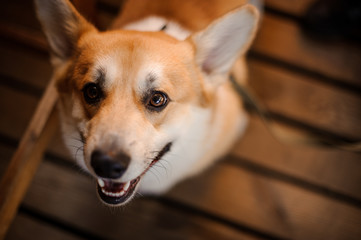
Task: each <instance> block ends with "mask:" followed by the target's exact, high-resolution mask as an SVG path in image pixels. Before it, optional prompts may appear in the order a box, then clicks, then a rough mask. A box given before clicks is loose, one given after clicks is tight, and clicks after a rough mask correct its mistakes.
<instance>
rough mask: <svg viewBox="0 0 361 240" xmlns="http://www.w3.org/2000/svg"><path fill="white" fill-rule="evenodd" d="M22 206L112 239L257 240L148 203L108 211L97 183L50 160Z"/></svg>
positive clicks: (212, 222)
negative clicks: (96, 190)
mask: <svg viewBox="0 0 361 240" xmlns="http://www.w3.org/2000/svg"><path fill="white" fill-rule="evenodd" d="M24 204H26V205H27V206H30V207H31V208H33V209H36V210H38V211H40V212H46V213H47V214H48V215H50V216H52V217H54V218H56V219H58V220H60V221H63V222H65V223H67V224H71V225H72V226H74V227H75V228H78V229H81V230H83V231H87V232H88V233H89V234H94V235H96V236H101V237H103V238H108V239H257V238H255V237H252V236H248V235H246V234H244V233H242V232H240V231H237V230H234V229H232V228H228V227H227V226H224V225H221V224H219V223H217V222H215V221H212V220H208V219H206V218H202V217H199V216H197V215H189V214H188V213H186V212H184V211H182V210H181V209H180V210H176V209H174V208H168V207H165V206H163V205H162V204H160V203H158V202H156V201H154V200H147V199H145V198H140V199H135V200H134V201H133V202H132V203H131V204H128V205H127V206H126V207H124V208H120V209H111V208H107V207H105V206H103V205H101V204H100V202H99V199H97V197H96V193H95V182H94V181H93V180H91V179H90V178H88V177H85V176H84V175H81V174H80V173H79V172H77V171H69V170H68V169H64V168H62V167H60V166H56V165H53V164H51V163H49V162H47V161H45V162H43V163H42V164H41V166H40V169H39V171H38V173H37V175H36V177H35V178H34V181H33V184H32V186H31V187H30V188H29V191H28V194H27V195H26V197H25V200H24ZM139 229H141V231H140V230H139Z"/></svg>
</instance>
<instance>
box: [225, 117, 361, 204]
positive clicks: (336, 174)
mask: <svg viewBox="0 0 361 240" xmlns="http://www.w3.org/2000/svg"><path fill="white" fill-rule="evenodd" d="M291 130H292V129H291ZM232 154H234V155H235V156H237V157H239V158H243V159H247V160H249V161H251V162H253V163H257V164H259V165H261V166H265V167H268V168H270V169H274V170H276V171H279V172H283V173H286V174H288V175H290V176H294V177H297V178H300V179H304V180H306V181H309V182H311V183H315V184H317V185H321V186H326V187H327V188H330V189H332V190H336V191H338V192H341V193H344V194H348V195H350V196H353V197H356V198H358V199H361V189H360V182H361V172H360V169H361V161H360V154H357V153H351V152H345V151H340V150H336V149H322V148H315V147H305V146H296V145H287V144H282V143H280V142H278V141H277V140H276V139H275V138H274V137H273V136H272V135H271V134H270V132H269V130H268V129H267V128H266V127H265V125H264V123H263V122H261V120H259V119H258V118H257V117H252V119H251V121H250V125H249V127H248V129H247V131H246V133H245V136H244V137H243V138H241V139H240V141H239V143H238V144H236V145H235V147H234V150H233V151H232Z"/></svg>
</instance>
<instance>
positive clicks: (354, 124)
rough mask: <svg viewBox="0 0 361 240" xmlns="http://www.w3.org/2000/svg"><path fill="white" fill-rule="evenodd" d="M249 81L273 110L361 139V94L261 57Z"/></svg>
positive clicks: (252, 63) (251, 72)
mask: <svg viewBox="0 0 361 240" xmlns="http://www.w3.org/2000/svg"><path fill="white" fill-rule="evenodd" d="M249 65H250V71H249V72H250V80H249V82H250V85H251V88H252V89H254V91H255V93H256V95H257V96H259V97H260V100H261V101H262V102H263V103H265V106H266V107H267V109H269V110H270V111H273V112H276V113H278V114H281V115H284V116H287V117H290V118H293V119H297V120H298V121H301V122H303V123H306V124H309V125H312V126H313V127H316V128H320V129H324V130H327V131H329V132H332V133H335V134H337V135H339V136H344V137H347V138H350V139H361V108H360V106H361V95H357V94H353V93H350V92H346V91H342V90H341V89H340V90H339V89H335V88H334V87H331V86H329V85H326V84H322V83H320V82H317V79H315V78H311V77H307V76H303V75H300V74H295V73H293V72H292V71H287V70H286V69H282V68H278V67H275V66H272V65H270V64H266V63H261V62H259V61H254V60H253V61H250V64H249Z"/></svg>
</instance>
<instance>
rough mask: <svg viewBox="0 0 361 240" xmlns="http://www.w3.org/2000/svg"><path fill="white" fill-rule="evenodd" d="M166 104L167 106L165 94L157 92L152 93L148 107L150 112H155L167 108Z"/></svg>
mask: <svg viewBox="0 0 361 240" xmlns="http://www.w3.org/2000/svg"><path fill="white" fill-rule="evenodd" d="M167 104H168V96H167V94H165V93H164V92H159V91H156V92H154V93H153V94H152V95H151V97H150V99H149V101H148V107H149V108H150V109H151V110H156V111H160V110H162V109H163V108H165V107H166V106H167Z"/></svg>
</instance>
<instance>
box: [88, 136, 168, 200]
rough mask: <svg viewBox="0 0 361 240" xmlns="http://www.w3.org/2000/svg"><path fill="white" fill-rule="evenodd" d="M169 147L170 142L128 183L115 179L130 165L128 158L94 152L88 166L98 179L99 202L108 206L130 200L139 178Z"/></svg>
mask: <svg viewBox="0 0 361 240" xmlns="http://www.w3.org/2000/svg"><path fill="white" fill-rule="evenodd" d="M171 146H172V143H171V142H170V143H168V144H166V145H165V146H164V147H163V149H162V150H161V151H159V152H158V154H157V155H156V157H155V158H154V159H153V160H152V162H151V163H150V164H149V166H148V167H147V168H146V169H145V170H144V172H143V173H142V174H141V175H140V176H138V177H137V178H135V179H133V180H131V181H128V182H118V181H116V179H119V178H121V176H122V175H123V174H124V173H125V171H126V170H127V168H128V166H129V163H130V157H129V156H127V155H125V154H123V153H121V154H117V155H115V156H114V157H111V156H110V155H108V154H106V153H104V152H102V151H99V150H95V151H94V152H93V153H92V155H91V159H90V165H91V167H92V168H93V170H94V172H95V173H96V175H97V177H98V181H97V183H98V184H97V185H98V186H97V188H98V194H99V197H100V198H101V200H103V201H104V202H105V203H107V204H109V205H121V204H123V203H125V202H126V201H128V200H130V199H131V197H132V196H134V194H135V192H136V188H137V185H138V183H139V182H140V180H141V177H142V176H143V175H144V174H145V173H146V172H147V171H148V170H149V168H151V167H152V166H153V165H154V164H155V163H156V162H158V161H159V160H160V159H161V158H162V157H163V156H164V154H166V153H167V152H169V151H170V149H171Z"/></svg>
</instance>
